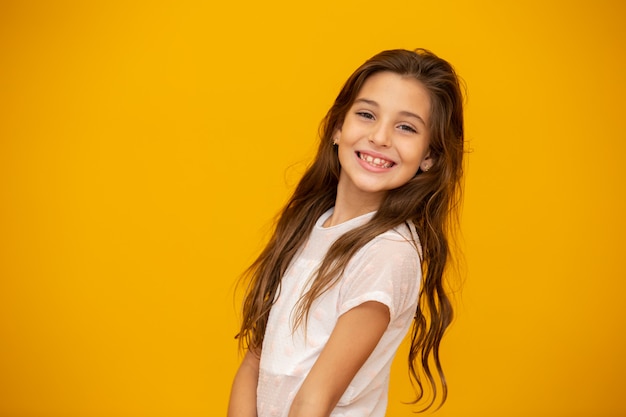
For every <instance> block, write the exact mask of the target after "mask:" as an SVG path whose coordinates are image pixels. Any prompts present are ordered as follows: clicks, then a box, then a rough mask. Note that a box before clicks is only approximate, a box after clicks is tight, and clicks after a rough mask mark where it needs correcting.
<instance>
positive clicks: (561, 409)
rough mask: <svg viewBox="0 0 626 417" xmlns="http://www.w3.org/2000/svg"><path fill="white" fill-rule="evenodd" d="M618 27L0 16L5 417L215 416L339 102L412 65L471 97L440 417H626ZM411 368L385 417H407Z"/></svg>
mask: <svg viewBox="0 0 626 417" xmlns="http://www.w3.org/2000/svg"><path fill="white" fill-rule="evenodd" d="M625 17H626V7H625V6H624V3H623V2H620V1H608V0H596V1H545V0H544V1H539V0H529V1H514V2H501V1H428V2H426V1H417V0H413V1H401V0H389V1H384V2H377V1H369V0H366V1H352V0H350V1H331V0H319V1H316V2H305V3H300V2H287V1H283V2H252V1H243V2H211V1H206V2H205V1H185V2H151V1H150V2H149V1H135V2H120V3H111V2H104V1H102V2H61V1H54V2H17V1H3V2H1V3H0V416H2V417H26V416H28V417H31V416H32V417H35V416H37V417H53V416H63V417H96V416H103V417H104V416H107V417H113V416H120V417H123V416H129V417H131V416H132V417H134V416H136V417H140V416H154V417H158V416H184V417H186V416H189V417H195V416H219V415H224V414H225V410H226V404H227V398H228V393H229V388H230V383H231V380H232V376H233V374H234V372H235V370H236V367H237V365H238V361H239V357H238V352H237V347H236V341H235V340H234V338H233V336H234V334H235V333H236V331H237V322H238V296H237V295H235V287H234V283H235V281H236V279H237V277H238V275H239V274H240V273H241V272H242V271H243V269H244V268H245V267H246V266H247V265H248V264H249V263H250V262H251V261H252V260H253V258H254V256H255V254H257V253H258V251H259V250H260V248H261V246H262V242H263V240H264V239H265V238H266V236H267V231H268V230H269V228H270V225H271V219H272V217H273V216H274V214H275V213H276V211H277V210H278V209H279V208H280V207H281V205H282V204H283V203H284V201H285V199H286V198H287V196H288V194H289V192H290V190H291V189H292V187H293V186H294V184H295V182H296V181H297V178H298V176H299V175H300V173H301V172H302V170H303V169H304V167H305V166H306V164H307V163H308V162H309V161H310V158H311V156H312V154H313V150H314V149H315V146H316V145H315V143H316V139H317V127H318V123H319V121H320V119H321V118H322V117H323V115H324V113H325V111H326V110H327V108H328V106H329V105H330V103H331V102H332V100H333V99H334V96H335V94H336V93H337V92H338V89H339V87H340V86H341V84H342V82H343V81H344V80H345V79H346V78H347V76H348V75H349V74H350V73H351V72H352V70H353V69H355V68H356V66H358V65H359V64H360V63H361V62H363V61H364V60H365V59H367V58H368V57H369V56H371V55H373V54H374V53H376V52H378V51H380V50H382V49H389V48H414V47H426V48H428V49H431V50H433V51H434V52H436V53H437V54H439V55H440V56H442V57H444V58H446V59H448V60H450V61H451V62H452V63H453V64H454V65H455V66H456V68H457V70H458V72H459V73H460V74H461V76H462V77H463V78H464V80H465V82H466V84H467V96H468V101H467V111H466V118H467V119H466V132H467V142H468V149H471V153H469V154H468V158H467V179H466V198H465V204H464V210H463V217H462V229H463V240H462V247H463V249H464V252H465V259H466V263H465V267H464V268H463V269H462V271H463V274H462V275H463V276H462V279H463V280H464V286H463V291H462V292H460V293H459V294H458V295H457V297H456V298H457V312H458V318H457V320H456V321H455V323H454V326H453V328H452V329H451V330H450V332H449V334H448V336H447V338H446V339H445V340H444V348H443V361H444V366H445V369H446V371H447V376H448V381H449V385H450V397H449V400H448V402H447V403H446V405H445V406H444V407H443V408H442V409H440V410H439V411H438V412H437V413H436V414H435V415H439V416H442V417H443V416H459V417H464V416H467V417H474V416H476V417H489V416H509V417H514V416H530V415H532V416H550V417H557V416H592V415H593V416H598V417H600V416H624V415H626V402H625V401H624V398H623V397H624V395H623V394H624V392H623V391H624V375H626V359H625V356H626V355H625V353H626V307H625V305H626V303H625V302H624V293H625V292H626V283H625V281H626V266H625V265H626V263H625V262H624V248H625V247H626V221H625V219H624V213H626V196H625V186H624V181H625V180H626V172H625V170H626V168H625V166H626V164H625V163H624V161H623V160H624V155H626V133H625V128H624V108H625V106H624V102H625V98H626V82H625V78H624V74H626V59H625V56H626V29H625V27H626V26H625V25H624V18H625ZM402 349H405V347H403V348H402ZM405 353H406V352H405V351H401V352H400V354H399V358H398V360H397V361H396V363H395V365H394V371H393V374H392V381H391V384H392V390H391V394H390V403H389V411H388V415H389V416H409V415H411V410H412V408H411V407H409V406H407V405H403V404H402V401H406V400H409V399H410V398H411V397H410V396H411V389H410V386H409V385H408V378H407V376H406V366H405V365H404V362H405V358H404V356H405Z"/></svg>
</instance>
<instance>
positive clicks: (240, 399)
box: [227, 351, 260, 417]
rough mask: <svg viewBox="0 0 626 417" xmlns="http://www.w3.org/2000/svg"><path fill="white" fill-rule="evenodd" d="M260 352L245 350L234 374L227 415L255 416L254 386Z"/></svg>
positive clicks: (237, 416) (256, 382) (257, 374)
mask: <svg viewBox="0 0 626 417" xmlns="http://www.w3.org/2000/svg"><path fill="white" fill-rule="evenodd" d="M259 362H260V353H258V354H257V353H254V352H251V351H247V352H246V355H245V356H244V358H243V361H242V362H241V365H240V366H239V370H238V371H237V374H236V375H235V379H234V381H233V386H232V388H231V391H230V401H229V402H228V414H227V415H228V417H256V416H257V413H256V387H257V384H258V381H259Z"/></svg>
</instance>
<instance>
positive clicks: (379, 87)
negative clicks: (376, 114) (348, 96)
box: [355, 71, 431, 121]
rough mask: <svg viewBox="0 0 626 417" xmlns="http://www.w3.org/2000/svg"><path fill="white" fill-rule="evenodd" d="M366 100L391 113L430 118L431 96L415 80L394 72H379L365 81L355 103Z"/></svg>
mask: <svg viewBox="0 0 626 417" xmlns="http://www.w3.org/2000/svg"><path fill="white" fill-rule="evenodd" d="M359 99H365V100H368V101H373V102H375V103H376V104H377V105H378V106H380V107H384V108H385V109H386V110H390V111H404V112H411V113H416V114H419V116H420V117H422V118H423V119H424V121H426V120H427V119H428V118H429V116H430V104H431V103H430V95H429V94H428V90H426V87H425V86H424V85H423V84H422V83H421V82H420V81H418V80H416V79H415V78H413V77H411V76H408V75H400V74H396V73H394V72H389V71H384V72H378V73H375V74H373V75H371V76H370V77H368V78H367V80H365V82H364V83H363V86H362V87H361V89H360V90H359V92H358V94H357V95H356V97H355V102H356V101H357V100H359Z"/></svg>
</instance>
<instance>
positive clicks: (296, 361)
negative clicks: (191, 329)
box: [257, 209, 421, 417]
mask: <svg viewBox="0 0 626 417" xmlns="http://www.w3.org/2000/svg"><path fill="white" fill-rule="evenodd" d="M331 214H332V209H331V210H329V211H328V212H326V213H324V215H322V216H321V217H320V219H319V220H318V221H317V223H316V225H315V227H314V228H313V230H312V232H311V235H310V237H309V239H308V240H307V242H306V243H305V245H304V246H303V248H302V249H301V250H300V251H299V253H298V254H297V255H296V257H295V258H294V260H293V261H292V262H291V264H290V266H289V268H288V269H287V271H286V273H285V276H284V277H283V279H282V282H281V288H280V293H279V294H278V298H277V300H276V303H275V304H274V305H273V306H272V310H271V311H270V315H269V319H268V323H267V328H266V332H265V337H264V340H263V349H262V352H261V363H260V372H259V384H258V387H257V412H258V416H259V417H286V416H287V415H288V413H289V408H290V407H291V403H292V402H293V399H294V397H295V395H296V394H297V392H298V390H299V388H300V386H301V385H302V382H303V381H304V379H305V377H306V376H307V375H308V373H309V371H310V369H311V368H312V367H313V364H314V363H315V361H316V360H317V358H318V356H319V355H320V353H321V351H322V349H323V348H324V346H325V344H326V342H327V341H328V338H329V337H330V334H331V332H332V331H333V329H334V327H335V324H336V323H337V319H338V318H339V316H341V315H342V314H343V313H345V312H347V311H348V310H350V309H352V308H354V307H356V306H358V305H360V304H362V303H364V302H367V301H378V302H380V303H383V304H384V305H386V306H387V307H388V308H389V312H390V322H389V325H388V327H387V330H386V331H385V333H384V334H383V336H382V338H381V340H380V341H379V343H378V345H377V346H376V348H375V349H374V351H373V352H372V354H371V355H370V357H369V358H368V359H367V361H366V362H365V363H364V364H363V366H362V367H361V369H360V370H359V371H358V372H357V374H356V376H355V377H354V379H353V380H352V382H351V383H350V385H349V386H348V388H347V389H346V391H345V392H344V394H343V396H342V397H341V399H340V400H339V403H338V404H337V406H336V407H335V409H334V410H333V412H332V413H331V416H333V417H348V416H349V417H383V416H384V415H385V410H386V408H387V391H388V387H389V373H390V367H391V362H392V360H393V357H394V355H395V352H396V350H397V348H398V345H399V344H400V342H401V341H402V339H403V338H404V336H405V335H406V333H407V331H408V329H409V326H410V324H411V321H412V319H413V317H414V315H415V309H416V307H417V298H418V293H419V286H420V280H421V269H420V260H419V255H418V249H417V247H416V245H417V244H416V242H417V241H418V239H417V236H415V234H414V233H413V232H412V231H411V230H409V228H408V227H399V228H396V229H394V230H390V231H387V232H385V233H383V234H381V235H379V236H377V237H376V238H374V239H373V240H372V241H370V242H369V243H368V244H367V245H365V246H364V247H363V248H361V249H360V250H359V251H358V252H357V253H356V254H355V256H354V257H353V258H352V259H351V260H350V262H349V263H348V266H347V268H346V270H345V272H344V274H343V275H342V277H341V278H340V280H339V281H338V282H337V283H336V284H335V285H334V286H333V287H332V288H331V289H330V290H328V291H327V292H325V293H324V294H322V295H321V296H320V297H319V298H318V299H316V300H315V301H314V303H313V305H312V307H311V310H310V313H309V319H308V324H307V329H306V330H307V331H306V338H305V331H304V329H303V328H302V326H300V327H298V328H297V329H296V331H295V332H294V331H293V320H294V318H295V312H294V311H295V306H296V303H297V301H298V300H299V298H300V296H301V295H302V294H303V293H304V292H305V291H306V290H307V289H308V288H309V287H310V284H311V279H310V278H311V276H312V274H313V273H314V272H315V271H316V270H317V268H318V267H319V265H320V263H321V261H322V259H323V258H324V255H325V254H326V252H327V251H328V249H329V248H330V246H331V245H332V243H333V242H334V241H335V240H337V238H339V237H340V236H341V235H343V234H344V233H346V232H347V231H349V230H352V229H354V228H356V227H358V226H361V225H363V224H365V223H366V222H367V221H369V220H370V219H371V218H372V216H373V215H374V213H368V214H365V215H363V216H359V217H357V218H354V219H352V220H349V221H347V222H344V223H342V224H339V225H336V226H332V227H327V228H324V227H322V225H323V224H324V222H325V221H326V219H327V218H328V217H329V216H330V215H331Z"/></svg>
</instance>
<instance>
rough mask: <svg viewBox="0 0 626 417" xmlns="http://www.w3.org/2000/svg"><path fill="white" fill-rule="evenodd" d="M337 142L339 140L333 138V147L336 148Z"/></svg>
mask: <svg viewBox="0 0 626 417" xmlns="http://www.w3.org/2000/svg"><path fill="white" fill-rule="evenodd" d="M337 142H339V140H338V139H337V138H333V145H335V146H337Z"/></svg>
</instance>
